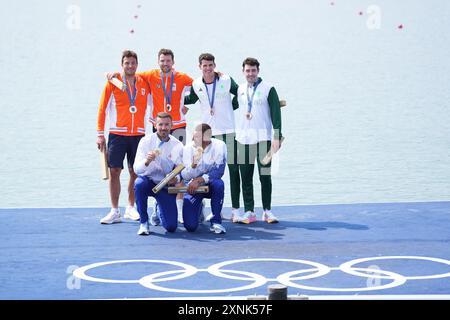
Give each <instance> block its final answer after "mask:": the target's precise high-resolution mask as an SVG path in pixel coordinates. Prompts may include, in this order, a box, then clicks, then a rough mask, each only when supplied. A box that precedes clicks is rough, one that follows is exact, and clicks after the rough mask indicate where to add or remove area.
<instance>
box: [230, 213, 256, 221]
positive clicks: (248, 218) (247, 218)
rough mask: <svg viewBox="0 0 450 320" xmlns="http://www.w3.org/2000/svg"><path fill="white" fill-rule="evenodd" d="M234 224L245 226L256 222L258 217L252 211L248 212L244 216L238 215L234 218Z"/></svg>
mask: <svg viewBox="0 0 450 320" xmlns="http://www.w3.org/2000/svg"><path fill="white" fill-rule="evenodd" d="M233 222H234V223H244V224H250V223H253V222H256V215H255V213H254V212H252V211H247V212H246V213H244V214H241V213H239V214H237V215H235V216H234V218H233Z"/></svg>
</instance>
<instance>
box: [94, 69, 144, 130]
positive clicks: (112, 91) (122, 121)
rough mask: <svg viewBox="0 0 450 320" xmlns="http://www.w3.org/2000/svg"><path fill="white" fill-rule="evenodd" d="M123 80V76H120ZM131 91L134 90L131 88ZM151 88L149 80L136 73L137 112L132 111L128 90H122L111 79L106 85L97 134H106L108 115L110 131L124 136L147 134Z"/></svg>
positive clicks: (99, 110) (99, 112) (101, 100)
mask: <svg viewBox="0 0 450 320" xmlns="http://www.w3.org/2000/svg"><path fill="white" fill-rule="evenodd" d="M119 79H120V80H121V81H123V80H122V77H121V76H119ZM130 91H131V93H132V92H133V91H132V90H130ZM149 95H150V88H149V87H148V84H147V82H146V81H145V80H144V79H142V78H141V77H139V76H138V75H136V100H135V103H134V104H135V107H136V112H135V113H132V112H131V111H130V107H131V102H130V99H129V97H128V94H127V92H126V91H121V90H120V89H119V88H117V87H116V86H114V85H113V84H112V83H110V82H109V81H108V82H107V83H106V85H105V89H104V90H103V93H102V97H101V99H100V107H99V109H98V118H97V134H98V135H104V133H105V122H106V117H107V115H109V132H110V133H114V134H118V135H122V136H138V135H143V134H145V125H146V123H147V122H146V119H145V114H146V111H147V101H148V96H149Z"/></svg>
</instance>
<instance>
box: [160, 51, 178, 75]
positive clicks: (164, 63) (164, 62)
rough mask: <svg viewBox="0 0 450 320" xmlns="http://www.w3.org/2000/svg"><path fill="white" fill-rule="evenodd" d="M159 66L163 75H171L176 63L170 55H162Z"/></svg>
mask: <svg viewBox="0 0 450 320" xmlns="http://www.w3.org/2000/svg"><path fill="white" fill-rule="evenodd" d="M158 64H159V68H160V69H161V71H162V72H163V73H169V72H170V71H171V70H172V67H173V64H174V61H173V59H172V56H171V55H170V54H160V55H159V59H158Z"/></svg>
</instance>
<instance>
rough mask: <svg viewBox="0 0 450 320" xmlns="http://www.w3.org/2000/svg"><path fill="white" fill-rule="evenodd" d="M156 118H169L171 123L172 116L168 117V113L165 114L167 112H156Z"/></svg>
mask: <svg viewBox="0 0 450 320" xmlns="http://www.w3.org/2000/svg"><path fill="white" fill-rule="evenodd" d="M156 118H160V119H166V118H169V119H170V121H172V116H171V115H170V113H167V112H158V114H157V115H156Z"/></svg>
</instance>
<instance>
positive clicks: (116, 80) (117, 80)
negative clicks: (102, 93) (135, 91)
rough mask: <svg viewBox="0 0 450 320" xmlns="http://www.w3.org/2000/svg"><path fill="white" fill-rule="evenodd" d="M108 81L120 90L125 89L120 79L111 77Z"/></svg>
mask: <svg viewBox="0 0 450 320" xmlns="http://www.w3.org/2000/svg"><path fill="white" fill-rule="evenodd" d="M109 82H111V83H112V84H113V85H115V86H116V87H117V88H119V89H120V90H122V91H125V85H124V84H123V82H122V81H120V80H119V79H117V78H112V79H111V80H109Z"/></svg>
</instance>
